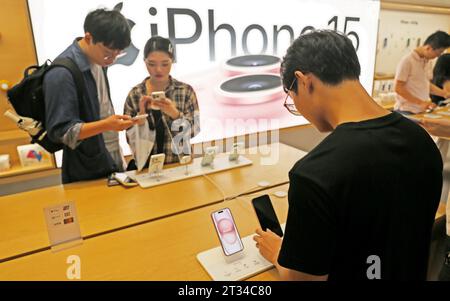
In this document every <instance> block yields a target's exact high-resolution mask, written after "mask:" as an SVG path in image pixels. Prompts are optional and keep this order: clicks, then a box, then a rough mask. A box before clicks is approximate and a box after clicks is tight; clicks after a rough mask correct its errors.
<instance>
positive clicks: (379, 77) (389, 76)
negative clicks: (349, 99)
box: [373, 73, 395, 80]
mask: <svg viewBox="0 0 450 301" xmlns="http://www.w3.org/2000/svg"><path fill="white" fill-rule="evenodd" d="M394 78H395V75H394V74H384V73H378V74H377V73H375V75H374V78H373V80H390V79H394Z"/></svg>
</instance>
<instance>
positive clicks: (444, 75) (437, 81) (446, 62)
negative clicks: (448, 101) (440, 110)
mask: <svg viewBox="0 0 450 301" xmlns="http://www.w3.org/2000/svg"><path fill="white" fill-rule="evenodd" d="M431 82H432V83H433V84H434V85H436V87H439V88H441V89H442V90H444V91H445V92H446V94H447V95H446V97H447V98H448V93H450V53H444V54H443V55H441V56H440V57H439V58H438V60H437V61H436V65H434V69H433V80H432V81H431ZM430 97H431V100H432V101H433V102H434V103H435V104H437V105H438V104H439V102H441V101H444V100H445V98H444V97H442V96H438V95H433V94H431V95H430Z"/></svg>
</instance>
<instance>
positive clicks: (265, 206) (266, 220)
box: [252, 194, 283, 237]
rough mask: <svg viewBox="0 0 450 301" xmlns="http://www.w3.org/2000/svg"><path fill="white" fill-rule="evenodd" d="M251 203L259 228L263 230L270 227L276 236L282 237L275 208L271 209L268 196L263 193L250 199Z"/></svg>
mask: <svg viewBox="0 0 450 301" xmlns="http://www.w3.org/2000/svg"><path fill="white" fill-rule="evenodd" d="M252 204H253V208H254V209H255V212H256V216H257V217H258V220H259V224H260V225H261V228H262V229H263V230H264V231H266V230H267V229H270V230H271V231H272V232H274V233H276V234H277V235H278V236H280V237H283V230H282V229H281V225H280V222H279V221H278V218H277V215H276V214H275V210H274V209H273V206H272V202H271V201H270V197H269V196H268V195H267V194H265V195H262V196H260V197H257V198H254V199H253V200H252Z"/></svg>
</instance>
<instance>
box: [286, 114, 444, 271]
mask: <svg viewBox="0 0 450 301" xmlns="http://www.w3.org/2000/svg"><path fill="white" fill-rule="evenodd" d="M289 178H290V187H289V212H288V218H287V222H286V230H285V236H284V239H283V244H282V248H281V251H280V256H279V258H278V262H279V263H280V264H281V265H282V266H284V267H287V268H290V269H293V270H297V271H301V272H304V273H309V274H313V275H326V274H328V275H329V277H328V279H329V280H343V279H361V280H364V279H368V277H367V272H368V269H369V267H371V266H372V265H373V263H375V262H378V261H372V260H370V261H369V263H368V258H369V256H371V255H375V256H378V258H379V260H380V261H379V262H380V263H381V279H405V280H407V279H421V280H424V279H425V277H426V270H427V261H428V253H429V245H430V237H431V228H432V225H433V223H434V217H435V214H436V210H437V207H438V203H439V199H440V194H441V187H442V159H441V156H440V153H439V150H438V149H437V147H436V145H435V143H434V142H433V140H432V139H431V138H430V136H429V135H428V134H427V133H426V132H425V131H424V130H423V129H422V128H421V127H420V126H418V125H417V124H415V123H414V122H412V121H410V120H408V119H406V118H405V117H403V116H401V115H399V114H397V113H391V114H388V115H386V116H383V117H379V118H375V119H371V120H366V121H361V122H349V123H345V124H341V125H339V126H338V127H337V128H336V129H335V130H334V131H333V132H332V133H331V134H330V135H329V136H327V137H326V138H325V139H324V140H323V141H322V142H321V143H320V144H319V145H318V146H317V147H316V148H314V149H313V150H312V151H311V152H310V153H309V154H308V155H306V156H305V157H304V158H303V159H301V160H300V161H298V162H297V163H296V164H295V165H294V167H293V168H292V170H291V171H290V173H289ZM372 267H373V266H372ZM371 272H373V270H371Z"/></svg>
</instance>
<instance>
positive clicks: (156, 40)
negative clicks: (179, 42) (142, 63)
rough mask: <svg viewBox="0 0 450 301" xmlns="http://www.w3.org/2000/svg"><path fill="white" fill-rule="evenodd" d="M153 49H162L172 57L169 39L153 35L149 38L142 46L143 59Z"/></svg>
mask: <svg viewBox="0 0 450 301" xmlns="http://www.w3.org/2000/svg"><path fill="white" fill-rule="evenodd" d="M153 51H162V52H165V53H167V54H168V55H169V57H170V58H171V59H173V57H174V48H173V46H172V43H171V42H170V40H169V39H166V38H163V37H160V36H154V37H152V38H150V39H149V40H148V41H147V43H145V47H144V59H145V58H147V56H148V55H149V54H150V53H152V52H153Z"/></svg>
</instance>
